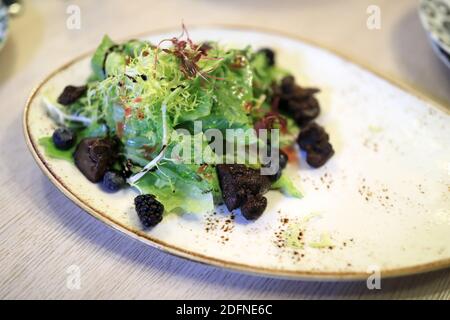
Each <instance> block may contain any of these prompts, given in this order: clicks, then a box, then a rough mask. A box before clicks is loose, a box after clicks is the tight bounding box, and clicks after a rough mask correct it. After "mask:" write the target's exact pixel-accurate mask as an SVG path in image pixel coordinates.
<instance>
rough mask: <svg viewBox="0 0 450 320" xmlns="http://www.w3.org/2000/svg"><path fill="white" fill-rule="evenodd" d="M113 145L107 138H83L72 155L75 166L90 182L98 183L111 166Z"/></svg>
mask: <svg viewBox="0 0 450 320" xmlns="http://www.w3.org/2000/svg"><path fill="white" fill-rule="evenodd" d="M115 149H116V147H115V143H114V141H113V140H111V139H107V138H85V139H83V140H81V141H80V143H79V144H78V146H77V148H76V150H75V153H74V155H73V157H74V160H75V165H76V166H77V167H78V169H79V170H80V171H81V172H82V173H83V174H84V176H85V177H86V178H88V179H89V180H90V181H92V182H94V183H95V182H99V181H100V180H101V179H102V178H103V175H104V174H105V172H106V171H107V170H108V169H109V168H110V166H111V165H112V164H113V162H114V159H115V155H116V150H115Z"/></svg>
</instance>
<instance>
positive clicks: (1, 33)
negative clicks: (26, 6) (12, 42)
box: [0, 1, 8, 50]
mask: <svg viewBox="0 0 450 320" xmlns="http://www.w3.org/2000/svg"><path fill="white" fill-rule="evenodd" d="M7 36H8V8H7V7H6V6H5V5H3V3H2V2H1V1H0V50H1V49H2V48H3V46H4V45H5V42H6V38H7Z"/></svg>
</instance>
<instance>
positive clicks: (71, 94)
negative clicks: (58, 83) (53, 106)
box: [58, 86, 87, 106]
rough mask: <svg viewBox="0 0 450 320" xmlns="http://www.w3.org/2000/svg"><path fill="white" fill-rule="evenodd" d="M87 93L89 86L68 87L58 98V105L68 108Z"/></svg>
mask: <svg viewBox="0 0 450 320" xmlns="http://www.w3.org/2000/svg"><path fill="white" fill-rule="evenodd" d="M86 91H87V86H81V87H76V86H67V87H65V88H64V90H63V92H62V93H61V94H60V96H59V97H58V103H60V104H62V105H65V106H68V105H70V104H72V103H74V102H75V101H77V100H78V99H79V98H81V96H82V95H84V94H85V93H86Z"/></svg>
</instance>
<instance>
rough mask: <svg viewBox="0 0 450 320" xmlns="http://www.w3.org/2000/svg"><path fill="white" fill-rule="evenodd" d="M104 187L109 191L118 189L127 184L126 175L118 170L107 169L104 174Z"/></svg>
mask: <svg viewBox="0 0 450 320" xmlns="http://www.w3.org/2000/svg"><path fill="white" fill-rule="evenodd" d="M102 182H103V187H104V188H105V189H106V190H108V191H112V192H115V191H118V190H119V189H121V188H122V187H123V186H124V185H125V179H124V177H123V176H122V175H121V174H120V173H119V172H116V171H107V172H106V173H105V175H104V176H103V181H102Z"/></svg>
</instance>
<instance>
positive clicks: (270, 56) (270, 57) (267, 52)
mask: <svg viewBox="0 0 450 320" xmlns="http://www.w3.org/2000/svg"><path fill="white" fill-rule="evenodd" d="M258 53H262V54H264V56H265V57H266V59H267V64H268V65H269V66H270V67H272V66H274V65H275V52H274V51H273V50H272V49H269V48H263V49H260V50H258Z"/></svg>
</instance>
